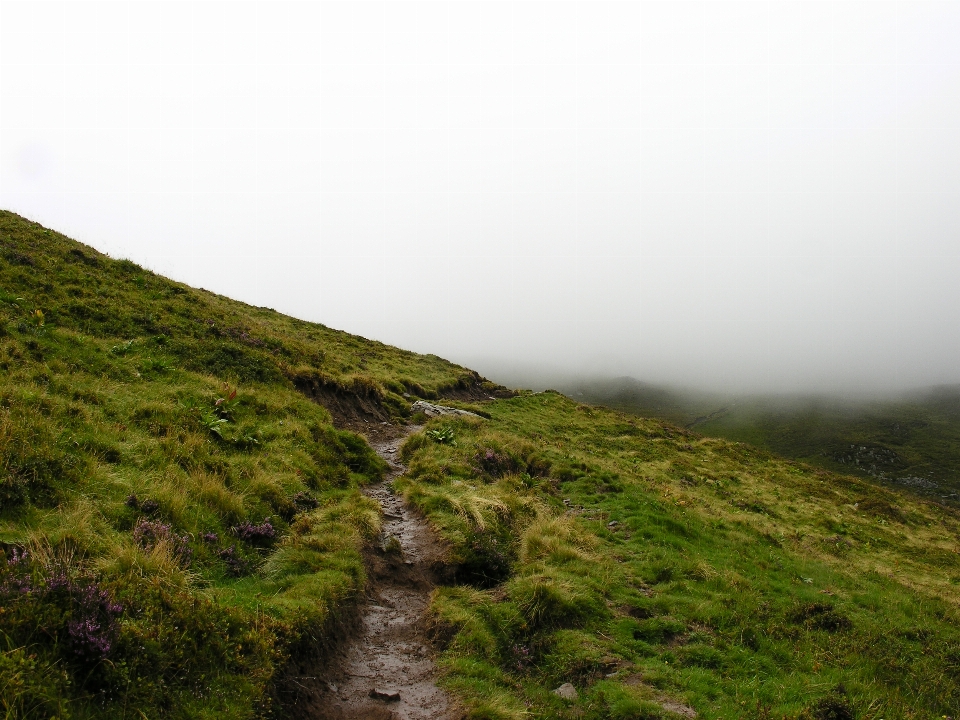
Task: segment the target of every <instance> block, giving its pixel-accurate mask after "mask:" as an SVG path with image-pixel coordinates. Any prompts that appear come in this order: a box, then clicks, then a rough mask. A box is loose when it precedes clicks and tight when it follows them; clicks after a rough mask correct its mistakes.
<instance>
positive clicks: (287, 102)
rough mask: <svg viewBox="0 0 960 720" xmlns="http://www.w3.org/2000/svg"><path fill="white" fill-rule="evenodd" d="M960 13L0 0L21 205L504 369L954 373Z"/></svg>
mask: <svg viewBox="0 0 960 720" xmlns="http://www.w3.org/2000/svg"><path fill="white" fill-rule="evenodd" d="M958 131H960V4H958V3H954V2H944V3H924V2H905V3H882V2H865V3H857V2H839V3H812V2H803V3H793V2H791V3H787V2H784V3H777V2H746V3H725V2H707V3H699V2H697V3H694V2H691V3H629V2H625V3H606V4H604V3H599V2H589V3H554V2H549V3H479V4H477V3H467V2H464V3H459V2H442V3H430V2H426V3H404V2H387V3H376V2H371V3H329V4H327V3H324V4H315V3H286V4H284V3H279V2H269V3H246V4H245V3H236V2H230V3H172V2H171V3H149V2H143V3H140V2H124V3H96V4H94V3H86V2H67V3H55V2H52V3H37V2H26V3H17V2H2V3H0V207H3V208H7V209H11V210H14V211H16V212H18V213H20V214H22V215H24V216H27V217H29V218H31V219H35V220H37V221H39V222H42V223H43V224H45V225H47V226H50V227H53V228H55V229H57V230H60V231H62V232H64V233H66V234H67V235H70V236H71V237H74V238H76V239H78V240H81V241H83V242H86V243H88V244H90V245H92V246H94V247H96V248H98V249H100V250H102V251H105V252H108V253H110V254H111V255H113V256H114V257H128V258H130V259H132V260H134V261H136V262H138V263H140V264H142V265H144V266H146V267H148V268H150V269H152V270H154V271H156V272H158V273H162V274H165V275H168V276H171V277H173V278H176V279H178V280H181V281H184V282H187V283H190V284H192V285H195V286H201V287H205V288H207V289H210V290H214V291H216V292H220V293H223V294H226V295H229V296H231V297H234V298H237V299H241V300H244V301H246V302H249V303H252V304H254V305H264V306H269V307H273V308H275V309H277V310H280V311H282V312H285V313H289V314H291V315H295V316H298V317H301V318H305V319H308V320H313V321H318V322H322V323H324V324H326V325H329V326H331V327H336V328H340V329H344V330H348V331H350V332H354V333H358V334H361V335H364V336H367V337H371V338H376V339H379V340H382V341H385V342H389V343H391V344H396V345H399V346H401V347H406V348H409V349H413V350H417V351H420V352H432V353H435V354H438V355H442V356H444V357H447V358H449V359H451V360H454V361H456V362H460V363H462V364H466V365H469V366H471V367H475V368H476V369H478V370H480V371H481V372H486V373H488V374H490V375H493V376H494V377H496V373H497V372H500V371H502V370H504V369H505V368H508V367H510V366H511V365H514V364H519V365H523V366H526V367H530V366H543V367H546V368H549V369H550V370H551V372H553V371H562V372H566V371H569V372H580V373H582V372H586V373H593V372H596V373H601V374H608V375H609V374H623V375H632V376H634V377H638V378H641V379H644V380H646V381H653V382H657V381H661V382H662V381H666V382H673V383H685V384H693V385H696V386H700V387H725V388H738V389H739V388H749V389H760V390H769V389H776V390H786V391H792V390H798V389H808V388H827V389H837V388H851V387H863V388H870V389H883V388H891V389H893V388H899V387H904V386H914V385H922V384H928V383H929V384H932V383H943V382H960V363H958V358H960V332H958V328H960V302H958V301H960V282H958V278H960V272H958V271H960V202H958V199H960V198H958V196H960V132H958Z"/></svg>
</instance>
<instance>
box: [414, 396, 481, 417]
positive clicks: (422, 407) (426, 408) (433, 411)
mask: <svg viewBox="0 0 960 720" xmlns="http://www.w3.org/2000/svg"><path fill="white" fill-rule="evenodd" d="M410 411H411V412H414V413H418V412H422V413H423V414H424V415H426V416H427V417H439V416H441V415H470V416H471V417H480V416H479V415H477V414H476V413H472V412H470V411H469V410H460V409H459V408H452V407H446V406H445V405H434V404H433V403H428V402H426V401H425V400H417V401H416V402H415V403H414V404H413V405H411V406H410Z"/></svg>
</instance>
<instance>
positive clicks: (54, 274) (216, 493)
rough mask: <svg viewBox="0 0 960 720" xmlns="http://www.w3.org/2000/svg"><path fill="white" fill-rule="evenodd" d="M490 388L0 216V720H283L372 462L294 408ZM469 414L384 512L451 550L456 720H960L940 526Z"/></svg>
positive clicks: (639, 447)
mask: <svg viewBox="0 0 960 720" xmlns="http://www.w3.org/2000/svg"><path fill="white" fill-rule="evenodd" d="M471 388H472V389H473V390H474V392H473V393H470V392H465V391H466V390H468V389H471ZM478 388H479V389H483V390H488V391H490V392H493V391H494V390H496V386H493V385H492V384H485V381H483V379H482V378H479V376H478V375H476V374H475V373H473V372H471V371H469V370H467V369H465V368H462V367H460V366H458V365H454V364H452V363H447V362H446V361H443V360H442V359H440V358H437V357H435V356H422V355H416V354H414V353H409V352H404V351H401V350H399V349H396V348H391V347H389V346H386V345H383V344H380V343H376V342H373V341H368V340H365V339H363V338H359V337H356V336H351V335H348V334H346V333H341V332H338V331H335V330H331V329H329V328H325V327H323V326H321V325H315V324H310V323H305V322H301V321H298V320H295V319H293V318H289V317H285V316H282V315H280V314H278V313H275V312H273V311H271V310H268V309H265V308H254V307H250V306H247V305H244V304H242V303H238V302H234V301H231V300H228V299H226V298H223V297H219V296H216V295H213V294H211V293H208V292H205V291H202V290H194V289H192V288H189V287H186V286H184V285H180V284H178V283H174V282H171V281H169V280H166V279H164V278H162V277H159V276H156V275H154V274H152V273H150V272H148V271H146V270H144V269H142V268H139V267H137V266H136V265H134V264H133V263H130V262H128V261H115V260H112V259H110V258H107V257H106V256H104V255H101V254H99V253H97V252H96V251H94V250H92V249H90V248H87V247H85V246H82V245H80V244H78V243H75V242H73V241H70V240H68V239H66V238H64V237H63V236H61V235H59V234H57V233H54V232H52V231H49V230H47V229H45V228H42V227H41V226H39V225H37V224H35V223H31V222H29V221H26V220H24V219H22V218H19V217H17V216H15V215H13V214H10V213H0V554H2V558H0V710H2V713H3V716H4V717H7V718H51V717H73V718H93V717H96V718H127V717H148V718H152V717H173V718H252V717H267V716H270V715H274V716H283V715H284V713H286V712H287V711H286V709H285V708H283V706H282V699H283V690H284V688H283V686H282V684H281V681H280V680H278V678H280V677H282V670H283V668H284V666H285V665H286V663H287V661H288V660H289V659H290V658H291V657H296V658H298V659H300V660H303V659H304V658H307V657H310V656H311V655H319V654H322V653H323V652H324V651H325V649H326V648H329V646H330V645H331V643H332V642H333V641H334V639H335V638H336V636H337V633H338V632H339V630H338V628H339V627H340V626H341V624H342V623H343V622H345V621H346V620H347V619H349V617H350V616H351V615H352V614H353V613H354V611H355V601H356V599H357V598H358V597H359V596H360V595H361V593H362V591H363V588H364V584H365V582H366V578H365V574H364V565H363V562H362V555H361V550H362V548H363V546H364V544H365V543H369V542H370V541H371V539H372V538H373V537H374V536H375V535H376V533H377V532H378V530H379V523H380V516H379V513H378V510H377V507H376V505H375V504H374V503H373V502H372V501H370V500H369V499H367V498H366V497H365V496H364V495H363V494H362V493H361V488H362V486H363V485H364V484H365V483H368V482H370V481H371V480H373V479H376V478H378V477H380V476H381V473H382V470H383V468H384V465H383V463H382V461H380V460H379V459H378V458H377V456H376V455H375V454H374V453H373V451H372V450H371V449H370V448H369V446H368V445H367V443H366V442H365V441H364V440H363V439H362V438H361V437H359V436H357V435H354V434H353V433H350V432H346V431H343V430H338V429H336V428H335V427H334V426H333V425H332V422H331V415H330V413H329V412H328V411H327V410H326V409H325V408H324V407H322V406H321V405H320V404H318V403H317V402H316V400H322V401H325V402H332V403H334V404H335V403H339V402H347V403H354V404H355V405H356V406H358V407H359V406H364V407H367V408H368V409H372V410H373V411H375V412H377V413H379V414H380V416H382V417H390V418H392V419H393V420H394V421H395V422H405V421H407V420H410V419H414V420H416V419H418V418H409V417H408V416H409V413H410V410H409V401H410V399H412V397H422V398H427V399H436V398H438V397H442V396H444V395H447V396H459V397H468V396H470V395H471V394H473V395H474V396H475V395H476V394H478V393H476V392H475V391H476V390H477V389H478ZM457 405H459V406H460V407H463V408H465V409H469V410H472V411H474V412H477V413H478V414H479V415H481V416H482V417H464V416H458V417H449V416H445V417H441V418H437V419H434V420H430V421H429V423H427V426H426V428H425V429H424V432H422V433H418V434H416V435H414V436H412V437H411V438H409V439H408V440H407V441H406V442H405V444H404V445H403V447H402V449H401V453H402V456H403V458H404V459H405V461H406V462H407V463H408V466H409V472H408V474H407V475H406V476H405V477H403V478H401V479H399V480H397V482H396V486H397V489H398V490H399V491H401V492H402V493H404V495H405V496H406V498H407V499H408V500H409V501H410V502H411V503H413V504H414V505H415V506H417V507H418V508H419V509H420V510H421V511H422V512H423V513H424V514H425V516H426V517H427V518H428V520H429V521H430V523H431V524H432V526H433V527H434V528H435V529H436V531H437V533H438V535H439V536H440V537H441V538H442V540H443V542H444V543H445V545H446V548H447V559H448V562H449V563H450V569H451V573H449V574H450V576H451V577H452V580H451V581H450V582H449V583H448V584H446V585H444V586H442V587H440V588H438V589H437V590H436V592H435V594H434V596H433V598H432V602H431V614H430V620H431V623H432V624H431V627H430V629H431V632H432V634H433V636H434V637H435V639H436V642H437V644H438V647H439V648H440V649H441V655H440V667H441V671H442V674H443V679H442V681H443V683H444V684H445V686H446V687H447V688H449V689H450V691H451V692H453V693H454V694H455V695H456V696H457V697H458V698H459V699H460V700H461V701H462V703H463V704H464V706H465V707H466V708H467V711H468V714H469V716H470V717H471V718H474V719H478V718H526V717H543V718H582V719H589V718H597V719H598V720H599V719H600V718H621V719H623V720H626V719H628V718H633V719H638V718H655V717H662V718H669V717H675V716H676V713H677V712H681V711H685V710H686V709H687V708H689V707H692V708H694V709H695V710H696V711H697V712H698V713H699V716H700V717H704V718H741V717H758V718H816V719H819V720H823V719H825V718H843V717H857V718H861V719H863V720H879V719H880V718H885V719H886V720H891V719H894V718H932V717H940V718H942V717H943V716H945V715H950V714H951V713H954V714H955V712H956V708H957V707H960V630H958V629H957V627H958V620H960V618H958V607H957V605H958V597H960V592H958V589H960V552H958V551H960V523H958V516H957V512H956V510H954V509H951V508H950V507H946V506H943V505H938V504H933V503H930V502H927V501H925V500H923V499H918V498H916V497H913V496H910V495H905V494H904V493H903V492H901V491H899V490H897V489H893V490H891V489H885V488H883V487H880V486H878V485H877V484H876V483H875V482H874V481H872V480H867V479H864V478H858V477H853V476H850V475H843V474H837V473H834V472H831V471H830V470H828V469H824V468H822V467H821V468H818V467H814V466H812V465H808V464H804V463H801V462H796V461H789V460H784V459H782V458H779V457H777V456H774V455H772V454H770V453H769V452H768V451H766V450H761V449H757V448H756V447H752V446H749V445H745V444H741V443H739V442H732V441H730V440H726V439H719V438H706V437H703V436H701V435H698V434H695V433H691V432H687V431H684V430H681V429H679V428H677V427H675V426H671V425H669V424H666V423H664V422H661V421H657V420H650V419H640V418H637V417H631V416H627V415H623V414H620V413H618V412H615V411H611V410H606V409H603V408H592V407H588V406H585V405H580V404H577V403H575V402H573V401H570V400H568V399H567V398H564V397H563V396H561V395H559V394H556V393H552V392H548V393H540V394H531V393H525V394H522V395H521V396H518V397H515V398H512V399H507V400H499V401H495V402H489V403H482V404H477V403H473V404H464V403H457ZM943 412H944V413H947V414H949V412H952V411H950V410H949V408H947V409H944V410H943ZM419 419H423V418H419ZM811 422H812V421H811ZM817 422H819V420H817ZM701 424H703V425H706V423H701ZM835 427H836V428H837V430H838V432H839V431H840V430H842V431H843V432H859V430H856V427H855V426H854V425H852V424H850V423H847V424H846V425H844V423H843V422H841V421H840V420H837V424H836V426H835ZM698 428H699V426H698ZM911 437H912V438H913V439H912V440H911V442H912V443H913V444H912V445H911V447H920V444H921V443H931V444H932V443H935V442H936V440H935V439H929V438H928V439H922V433H920V432H919V431H918V432H917V433H915V434H914V435H912V436H911ZM931 437H933V438H936V437H937V436H936V434H934V435H932V436H931ZM758 443H759V444H767V445H771V444H772V442H769V441H767V440H765V439H764V438H762V437H761V438H759V439H758ZM931 446H932V445H931ZM907 455H908V453H907V450H906V449H904V450H903V451H902V454H901V456H902V457H907ZM815 459H816V458H811V460H815ZM841 469H842V466H841ZM565 682H570V683H572V684H573V685H574V686H575V687H576V689H577V691H578V693H579V696H578V699H577V700H575V701H567V700H563V699H561V698H559V697H558V696H556V695H554V694H553V693H552V692H551V690H552V689H553V688H556V687H557V686H559V685H560V684H562V683H565Z"/></svg>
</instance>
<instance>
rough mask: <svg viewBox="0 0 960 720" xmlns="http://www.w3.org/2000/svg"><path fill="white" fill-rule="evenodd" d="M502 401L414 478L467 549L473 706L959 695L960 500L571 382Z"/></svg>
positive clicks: (423, 504)
mask: <svg viewBox="0 0 960 720" xmlns="http://www.w3.org/2000/svg"><path fill="white" fill-rule="evenodd" d="M486 410H487V412H488V413H489V414H490V416H491V417H490V419H489V420H475V419H462V418H461V419H457V420H450V419H447V418H443V419H437V420H433V421H431V422H430V424H429V425H428V430H429V429H432V428H440V427H442V428H444V429H445V430H446V431H447V432H449V433H452V434H454V435H455V436H456V438H457V444H456V445H455V446H453V445H451V444H449V443H441V442H437V441H435V440H430V439H429V436H427V435H421V436H417V437H414V438H411V439H410V440H408V441H407V443H406V444H405V445H404V447H403V449H402V452H403V454H404V457H406V458H407V459H408V462H409V464H410V472H409V473H408V475H407V477H405V478H402V479H400V480H398V481H397V485H398V488H399V489H400V490H402V491H403V492H404V493H405V494H406V496H407V498H408V499H409V500H410V501H412V502H413V503H415V504H416V505H418V506H419V507H420V508H421V509H422V510H423V511H424V512H425V513H426V514H427V516H428V517H429V518H430V520H431V522H433V523H434V524H435V525H436V526H437V527H438V528H439V530H440V532H441V534H442V535H443V536H444V537H445V538H446V540H447V541H448V542H449V543H450V547H451V560H452V562H456V563H464V564H465V565H466V571H465V572H463V573H461V574H460V576H459V577H460V579H461V584H460V585H457V586H455V587H449V588H442V589H440V590H439V591H438V592H437V594H436V596H435V598H434V602H433V611H434V616H435V621H436V623H437V627H438V630H437V633H438V636H440V637H442V638H444V639H445V640H446V642H448V643H449V644H448V646H447V650H446V652H445V653H444V655H443V666H444V669H445V673H446V682H447V683H448V685H449V687H451V688H453V689H454V690H455V691H456V692H458V693H461V694H463V695H464V696H465V697H466V698H467V702H468V706H469V707H470V708H471V713H472V717H477V718H480V717H521V716H525V713H527V712H530V713H532V714H533V716H535V717H558V718H559V717H588V718H589V717H594V718H607V717H623V718H638V717H668V716H670V714H669V712H668V711H667V710H665V709H664V707H669V704H670V703H671V702H673V703H677V704H688V705H689V706H691V707H693V708H695V709H696V710H697V711H698V712H699V713H700V714H701V716H703V717H711V718H739V717H745V716H752V717H776V718H781V717H791V718H796V717H800V716H802V715H803V714H804V713H806V715H805V716H808V717H833V716H831V715H828V714H825V713H827V709H828V708H829V707H830V706H831V703H832V704H833V706H834V708H836V707H844V708H848V709H849V711H850V712H851V713H853V715H852V716H856V717H861V718H887V719H890V718H907V717H940V716H942V715H945V714H950V713H951V712H954V711H955V709H956V708H957V707H960V682H958V675H957V670H958V668H960V631H958V630H957V625H956V623H957V620H958V619H960V617H958V608H957V600H958V593H957V587H958V582H960V555H958V550H960V541H958V534H957V533H958V523H957V517H956V515H955V514H954V513H953V512H951V511H949V510H947V509H944V508H942V507H939V506H936V505H930V504H925V503H923V502H918V501H914V500H907V499H903V498H900V497H898V496H896V495H895V494H893V493H891V492H889V491H886V490H883V489H879V488H877V487H875V486H874V485H872V484H871V483H869V482H867V481H863V480H860V479H857V478H853V477H849V476H841V475H834V474H831V473H827V472H825V471H822V470H817V469H815V468H812V467H810V466H806V465H801V464H798V463H795V462H789V461H784V460H782V459H779V458H776V457H774V456H771V455H769V454H767V453H765V452H763V451H758V450H755V449H753V448H750V447H748V446H744V445H740V444H737V443H731V442H728V441H725V440H716V439H707V438H703V437H700V436H698V435H694V434H692V433H688V432H685V431H683V430H679V429H677V428H675V427H671V426H669V425H665V424H663V423H661V422H658V421H655V420H643V419H637V418H632V417H628V416H625V415H622V414H620V413H617V412H614V411H609V410H605V409H602V408H590V407H586V406H583V405H578V404H576V403H574V402H572V401H570V400H568V399H566V398H564V397H563V396H561V395H559V394H555V393H550V392H547V393H541V394H529V395H526V396H523V397H518V398H515V399H512V400H502V401H497V402H496V403H492V404H490V405H488V406H487V407H486ZM894 507H897V508H899V511H898V512H899V513H900V514H899V515H898V514H897V513H895V512H893V511H892V510H891V508H894ZM494 541H495V542H494ZM504 558H506V562H507V564H508V566H509V569H507V570H506V571H504V570H503V569H502V565H503V563H504ZM563 682H571V683H573V684H574V685H575V686H576V687H577V689H578V691H579V692H580V697H579V699H578V700H577V701H576V702H575V703H568V702H566V701H563V700H560V699H559V698H557V697H555V696H553V695H552V694H551V693H550V692H549V690H550V689H552V688H555V687H557V686H559V685H560V684H561V683H563Z"/></svg>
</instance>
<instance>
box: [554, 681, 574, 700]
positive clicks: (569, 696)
mask: <svg viewBox="0 0 960 720" xmlns="http://www.w3.org/2000/svg"><path fill="white" fill-rule="evenodd" d="M553 694H554V695H557V696H558V697H562V698H563V699H564V700H576V699H577V689H576V688H575V687H574V686H573V685H571V684H570V683H564V684H563V685H561V686H560V687H558V688H557V689H556V690H554V691H553Z"/></svg>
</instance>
